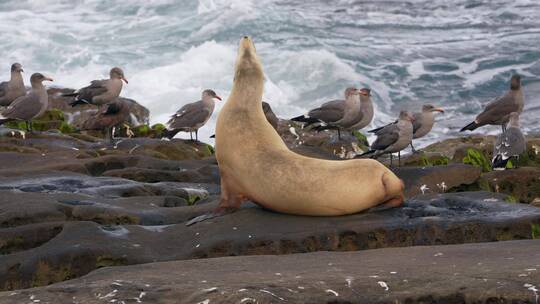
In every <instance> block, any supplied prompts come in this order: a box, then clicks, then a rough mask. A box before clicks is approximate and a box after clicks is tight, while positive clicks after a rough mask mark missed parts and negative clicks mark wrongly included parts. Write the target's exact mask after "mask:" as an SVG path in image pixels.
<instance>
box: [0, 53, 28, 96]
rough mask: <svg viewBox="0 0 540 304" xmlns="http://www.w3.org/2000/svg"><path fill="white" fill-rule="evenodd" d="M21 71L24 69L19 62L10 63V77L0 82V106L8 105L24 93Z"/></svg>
mask: <svg viewBox="0 0 540 304" xmlns="http://www.w3.org/2000/svg"><path fill="white" fill-rule="evenodd" d="M22 72H24V70H23V68H22V65H21V64H20V63H14V64H12V65H11V78H10V79H9V81H4V82H2V83H0V106H4V107H6V106H9V105H10V104H11V103H12V102H13V101H14V100H15V99H17V98H19V97H21V96H24V95H26V88H25V87H24V81H23V78H22V74H21V73H22Z"/></svg>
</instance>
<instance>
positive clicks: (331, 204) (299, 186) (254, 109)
mask: <svg viewBox="0 0 540 304" xmlns="http://www.w3.org/2000/svg"><path fill="white" fill-rule="evenodd" d="M263 86H264V74H263V68H262V65H261V62H260V61H259V58H258V56H257V54H256V52H255V46H254V44H253V42H252V40H251V39H250V38H249V37H247V36H246V37H244V38H242V39H241V41H240V46H239V50H238V56H237V59H236V66H235V75H234V83H233V88H232V91H231V94H230V96H229V98H228V100H227V102H226V103H225V105H224V106H223V108H222V110H221V111H220V113H219V116H218V120H217V124H216V159H217V162H218V165H219V171H220V174H221V198H220V202H219V206H218V208H217V209H216V210H215V211H214V212H213V213H212V214H207V215H203V216H199V217H197V218H195V219H193V220H191V221H189V222H188V223H187V225H190V224H193V223H196V222H199V221H202V220H205V219H208V218H212V217H216V216H220V215H223V214H225V213H228V212H231V211H234V210H236V209H238V208H239V207H240V204H241V203H242V202H243V201H244V200H251V201H253V202H255V203H256V204H258V205H260V206H263V207H265V208H267V209H270V210H274V211H278V212H282V213H288V214H296V215H313V216H337V215H345V214H352V213H356V212H359V211H362V210H365V209H368V208H371V207H374V206H377V205H380V204H387V205H388V206H399V205H400V204H402V202H403V199H404V196H403V188H404V186H403V182H402V181H401V180H400V179H399V178H398V177H397V176H396V175H395V174H394V173H392V171H390V170H388V169H387V168H386V167H385V166H384V165H382V164H381V163H379V162H378V161H376V160H371V159H356V160H344V161H331V160H322V159H316V158H310V157H306V156H302V155H300V154H296V153H294V152H292V151H290V150H289V149H288V148H287V146H286V145H285V143H284V142H283V140H282V139H281V137H280V136H279V135H278V133H277V132H276V131H275V130H274V128H272V126H271V125H270V123H268V121H267V120H266V119H265V116H264V112H263V109H262V106H261V102H262V94H263Z"/></svg>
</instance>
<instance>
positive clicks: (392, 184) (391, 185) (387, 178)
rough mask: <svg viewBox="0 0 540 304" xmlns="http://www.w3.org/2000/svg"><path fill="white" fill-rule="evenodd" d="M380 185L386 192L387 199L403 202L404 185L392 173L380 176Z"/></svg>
mask: <svg viewBox="0 0 540 304" xmlns="http://www.w3.org/2000/svg"><path fill="white" fill-rule="evenodd" d="M382 184H383V186H384V189H385V191H386V196H387V198H388V199H392V198H400V199H401V202H403V200H404V195H403V191H404V190H405V184H404V183H403V180H401V179H400V178H399V177H397V176H396V175H395V174H394V173H392V172H390V171H388V172H385V173H384V174H383V176H382Z"/></svg>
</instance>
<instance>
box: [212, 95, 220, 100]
mask: <svg viewBox="0 0 540 304" xmlns="http://www.w3.org/2000/svg"><path fill="white" fill-rule="evenodd" d="M214 98H216V99H218V100H222V99H221V97H219V96H217V95H216V96H214Z"/></svg>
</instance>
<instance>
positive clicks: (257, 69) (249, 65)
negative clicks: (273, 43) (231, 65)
mask: <svg viewBox="0 0 540 304" xmlns="http://www.w3.org/2000/svg"><path fill="white" fill-rule="evenodd" d="M252 77H254V78H262V79H264V73H263V69H262V65H261V62H260V61H259V57H258V56H257V52H256V50H255V45H254V44H253V40H251V38H250V37H248V36H244V37H243V38H242V39H240V46H239V47H238V56H237V57H236V67H235V74H234V79H235V80H240V79H243V78H244V79H245V78H252Z"/></svg>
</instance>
